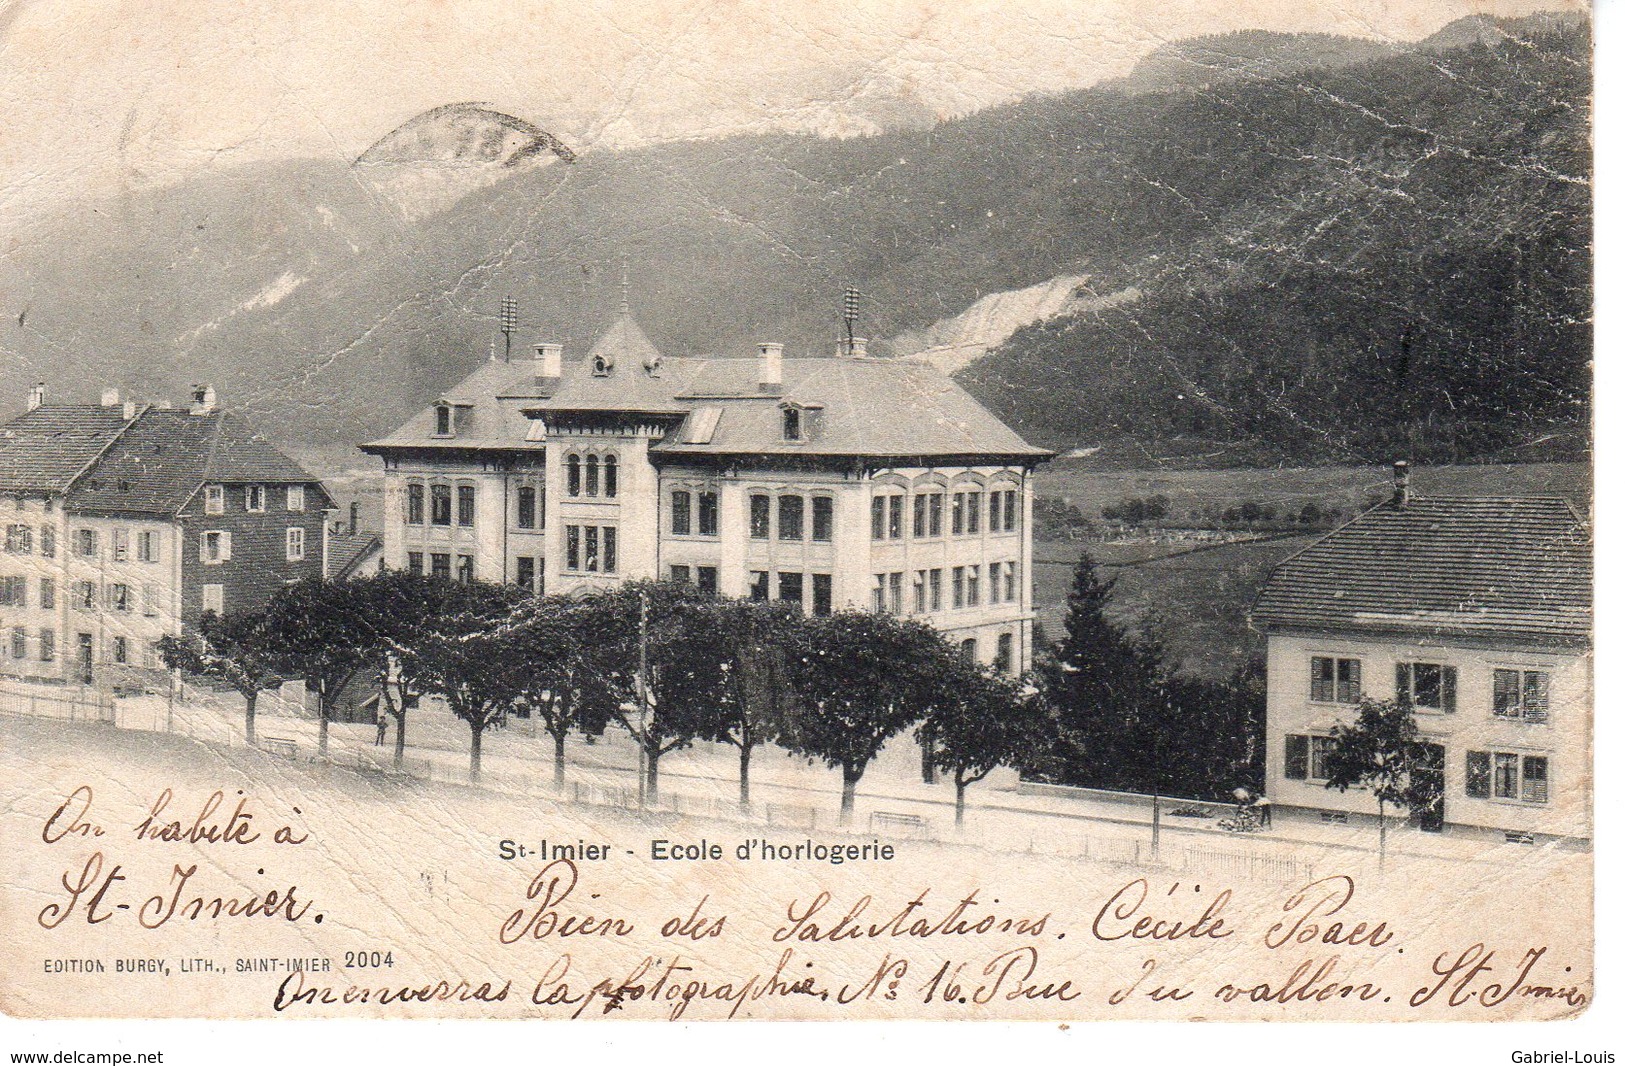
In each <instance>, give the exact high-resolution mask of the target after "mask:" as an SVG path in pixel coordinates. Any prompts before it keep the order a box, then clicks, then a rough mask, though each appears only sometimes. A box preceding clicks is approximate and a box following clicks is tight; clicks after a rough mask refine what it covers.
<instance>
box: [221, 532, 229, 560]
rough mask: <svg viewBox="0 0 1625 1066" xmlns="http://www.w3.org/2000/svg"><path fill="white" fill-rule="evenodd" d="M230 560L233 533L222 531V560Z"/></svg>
mask: <svg viewBox="0 0 1625 1066" xmlns="http://www.w3.org/2000/svg"><path fill="white" fill-rule="evenodd" d="M230 560H231V534H230V533H222V534H220V561H221V562H229V561H230Z"/></svg>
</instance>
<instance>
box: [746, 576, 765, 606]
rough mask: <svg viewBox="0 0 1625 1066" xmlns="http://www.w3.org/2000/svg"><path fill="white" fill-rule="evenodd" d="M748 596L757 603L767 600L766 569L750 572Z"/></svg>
mask: <svg viewBox="0 0 1625 1066" xmlns="http://www.w3.org/2000/svg"><path fill="white" fill-rule="evenodd" d="M750 598H751V599H752V600H753V601H755V602H757V603H766V602H767V571H766V570H752V571H751V572H750Z"/></svg>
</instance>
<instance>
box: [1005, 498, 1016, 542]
mask: <svg viewBox="0 0 1625 1066" xmlns="http://www.w3.org/2000/svg"><path fill="white" fill-rule="evenodd" d="M1004 531H1005V532H1006V533H1014V532H1015V531H1016V490H1015V489H1006V490H1005V492H1004Z"/></svg>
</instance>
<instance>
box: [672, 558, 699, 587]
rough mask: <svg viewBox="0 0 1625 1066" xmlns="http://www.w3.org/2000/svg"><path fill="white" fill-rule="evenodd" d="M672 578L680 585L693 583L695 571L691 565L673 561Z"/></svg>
mask: <svg viewBox="0 0 1625 1066" xmlns="http://www.w3.org/2000/svg"><path fill="white" fill-rule="evenodd" d="M671 580H672V581H674V582H676V583H677V584H679V585H687V584H691V583H692V582H693V580H694V575H693V571H692V569H691V568H690V567H687V566H684V565H683V564H681V563H673V564H672V565H671Z"/></svg>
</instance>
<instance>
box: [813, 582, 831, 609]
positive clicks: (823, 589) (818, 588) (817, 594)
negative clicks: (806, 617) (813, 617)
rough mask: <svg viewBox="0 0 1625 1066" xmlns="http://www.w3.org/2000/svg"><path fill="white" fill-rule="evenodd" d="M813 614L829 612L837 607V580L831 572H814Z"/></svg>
mask: <svg viewBox="0 0 1625 1066" xmlns="http://www.w3.org/2000/svg"><path fill="white" fill-rule="evenodd" d="M812 579H813V580H812V586H813V589H812V591H813V614H820V615H822V614H829V613H830V612H831V611H832V610H834V607H835V582H834V579H833V578H832V577H830V575H829V574H814V575H813V576H812Z"/></svg>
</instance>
